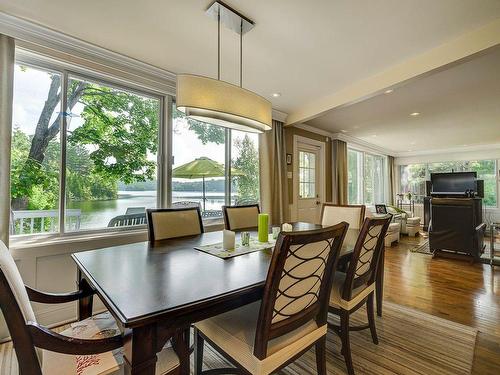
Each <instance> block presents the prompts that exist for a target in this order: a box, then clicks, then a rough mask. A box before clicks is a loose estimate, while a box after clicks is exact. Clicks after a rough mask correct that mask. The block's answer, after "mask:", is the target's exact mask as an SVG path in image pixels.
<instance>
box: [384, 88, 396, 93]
mask: <svg viewBox="0 0 500 375" xmlns="http://www.w3.org/2000/svg"><path fill="white" fill-rule="evenodd" d="M393 91H394V90H393V89H387V90H385V91H384V94H390V93H391V92H393Z"/></svg>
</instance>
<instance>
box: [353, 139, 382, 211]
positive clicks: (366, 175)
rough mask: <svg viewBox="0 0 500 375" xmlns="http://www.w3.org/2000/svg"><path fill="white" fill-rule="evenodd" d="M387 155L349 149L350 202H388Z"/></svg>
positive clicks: (370, 203)
mask: <svg viewBox="0 0 500 375" xmlns="http://www.w3.org/2000/svg"><path fill="white" fill-rule="evenodd" d="M386 163H387V161H386V157H385V156H382V155H375V154H370V153H367V152H363V151H358V150H354V149H350V148H349V149H348V150H347V176H348V181H347V188H348V194H347V197H348V202H349V204H368V205H374V204H378V203H385V202H386V190H387V183H386V180H387V171H386V169H387V168H386Z"/></svg>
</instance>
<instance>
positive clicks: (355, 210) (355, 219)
mask: <svg viewBox="0 0 500 375" xmlns="http://www.w3.org/2000/svg"><path fill="white" fill-rule="evenodd" d="M361 211H362V209H361V207H341V206H324V209H323V217H322V218H321V224H322V225H336V224H338V223H340V222H342V221H345V222H347V223H349V229H359V228H360V225H361V220H362V218H361Z"/></svg>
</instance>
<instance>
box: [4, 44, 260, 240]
mask: <svg viewBox="0 0 500 375" xmlns="http://www.w3.org/2000/svg"><path fill="white" fill-rule="evenodd" d="M18 51H19V52H20V53H18ZM26 52H28V53H26ZM15 64H16V65H17V64H18V65H24V66H27V67H30V68H33V69H37V70H42V71H47V72H53V73H57V74H60V75H61V102H60V105H59V111H60V112H64V109H65V108H66V106H67V88H68V83H69V79H71V78H75V79H83V80H87V81H91V82H95V83H97V84H101V85H105V86H108V87H110V88H114V89H118V90H122V91H126V92H130V93H133V94H137V95H141V96H144V97H148V98H152V99H156V100H159V123H158V134H157V139H158V152H157V183H156V189H157V190H156V191H157V195H156V204H157V207H169V206H170V204H171V202H172V192H173V191H172V160H173V148H172V139H173V112H172V108H173V107H172V106H173V105H175V95H173V94H172V93H167V92H163V93H162V92H159V91H158V90H155V89H153V88H147V87H145V86H144V85H139V84H135V83H134V82H133V81H128V80H127V81H125V80H123V79H120V78H118V77H115V76H112V75H109V74H106V73H105V72H104V71H99V70H90V69H88V68H84V67H81V66H79V65H72V64H69V63H66V62H62V61H59V60H56V59H53V58H50V57H46V56H43V55H38V54H35V53H31V52H29V51H26V50H24V49H22V48H16V59H15ZM60 121H61V125H60V134H59V141H60V142H61V149H60V165H59V168H60V169H59V172H60V174H59V203H58V204H59V207H58V212H59V225H58V232H52V233H33V234H23V235H10V238H11V242H12V243H25V242H26V243H27V242H29V241H31V240H32V239H37V240H42V241H44V240H46V241H53V240H58V239H61V240H62V239H65V238H81V237H85V236H102V235H109V236H113V235H117V234H118V235H119V234H122V235H123V234H125V233H127V234H129V233H132V234H133V233H145V232H146V230H147V225H136V226H124V227H113V228H99V229H83V230H78V231H66V230H65V217H64V212H65V210H66V138H67V130H68V129H67V118H66V116H61V119H60ZM231 147H232V137H231V129H227V128H226V129H225V196H224V201H225V204H226V205H230V204H231V193H232V191H231V190H232V186H231V185H232V184H231V181H232V176H231V167H232V150H231ZM9 152H10V151H9ZM259 181H260V179H259ZM259 184H260V182H259ZM259 201H260V197H259ZM204 224H206V225H208V226H210V225H221V224H223V219H222V217H221V218H208V219H206V220H204Z"/></svg>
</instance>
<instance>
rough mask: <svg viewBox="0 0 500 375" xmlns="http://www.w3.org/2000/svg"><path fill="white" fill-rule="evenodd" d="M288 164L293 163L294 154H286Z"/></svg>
mask: <svg viewBox="0 0 500 375" xmlns="http://www.w3.org/2000/svg"><path fill="white" fill-rule="evenodd" d="M286 164H287V165H291V164H292V154H286Z"/></svg>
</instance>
